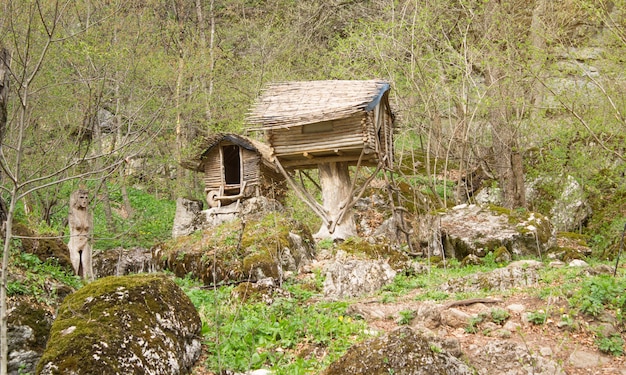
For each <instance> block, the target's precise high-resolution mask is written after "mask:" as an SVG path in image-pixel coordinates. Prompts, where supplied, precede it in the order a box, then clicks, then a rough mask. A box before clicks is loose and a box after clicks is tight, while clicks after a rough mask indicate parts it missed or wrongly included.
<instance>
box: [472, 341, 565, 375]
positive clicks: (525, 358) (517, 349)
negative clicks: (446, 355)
mask: <svg viewBox="0 0 626 375" xmlns="http://www.w3.org/2000/svg"><path fill="white" fill-rule="evenodd" d="M469 352H470V354H471V358H472V360H471V364H472V366H473V367H474V368H475V369H476V370H477V373H478V375H492V374H507V375H528V374H535V375H564V374H565V372H564V371H563V368H562V366H560V365H559V364H558V363H557V362H555V361H553V360H552V359H550V358H546V357H544V356H542V355H540V354H539V353H537V352H535V351H533V350H529V348H528V346H525V345H522V344H518V343H515V342H513V341H503V340H490V341H488V342H486V343H485V344H484V345H471V346H470V348H469Z"/></svg>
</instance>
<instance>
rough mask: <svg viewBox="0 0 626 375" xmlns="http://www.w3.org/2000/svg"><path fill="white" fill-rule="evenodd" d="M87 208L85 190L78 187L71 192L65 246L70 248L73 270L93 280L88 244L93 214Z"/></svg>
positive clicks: (89, 246)
mask: <svg viewBox="0 0 626 375" xmlns="http://www.w3.org/2000/svg"><path fill="white" fill-rule="evenodd" d="M88 208H89V192H88V191H87V190H83V189H79V190H76V191H75V192H74V193H72V195H71V196H70V209H69V225H70V241H69V243H68V244H67V247H68V248H69V249H70V260H71V261H72V266H73V267H74V272H76V274H77V275H78V276H80V277H82V278H83V279H87V280H93V268H92V265H91V244H90V240H91V231H92V228H93V216H92V214H91V213H90V212H89V210H88Z"/></svg>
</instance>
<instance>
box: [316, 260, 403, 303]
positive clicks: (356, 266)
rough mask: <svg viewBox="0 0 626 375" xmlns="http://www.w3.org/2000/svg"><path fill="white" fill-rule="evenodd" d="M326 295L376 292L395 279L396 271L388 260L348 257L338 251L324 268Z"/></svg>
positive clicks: (356, 294)
mask: <svg viewBox="0 0 626 375" xmlns="http://www.w3.org/2000/svg"><path fill="white" fill-rule="evenodd" d="M323 273H324V275H326V278H325V280H324V296H325V297H327V298H330V299H338V298H350V297H356V296H360V295H363V294H368V293H372V292H375V291H377V290H379V289H380V288H382V287H383V286H384V285H386V284H389V283H391V282H392V281H393V279H394V277H395V276H396V271H395V270H393V269H392V268H391V266H390V265H389V263H388V262H387V261H386V260H370V259H347V258H346V255H345V253H343V252H342V251H338V252H337V256H336V257H335V260H334V261H333V262H330V263H328V264H326V266H325V267H324V269H323Z"/></svg>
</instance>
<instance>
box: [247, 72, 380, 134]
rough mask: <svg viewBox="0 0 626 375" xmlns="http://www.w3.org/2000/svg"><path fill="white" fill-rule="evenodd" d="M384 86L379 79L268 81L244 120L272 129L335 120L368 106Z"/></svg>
mask: <svg viewBox="0 0 626 375" xmlns="http://www.w3.org/2000/svg"><path fill="white" fill-rule="evenodd" d="M388 90H389V83H388V82H386V81H383V80H366V81H356V80H328V81H300V82H277V83H272V84H270V85H268V86H267V87H265V89H264V90H263V91H262V93H261V95H260V97H259V98H258V100H257V101H256V103H255V104H254V105H253V106H252V109H251V110H250V112H249V114H248V118H247V121H248V123H249V124H251V125H252V126H253V127H254V128H255V129H272V128H277V127H282V128H289V127H292V126H302V125H306V124H311V123H315V122H322V121H332V120H337V119H341V118H346V117H349V116H351V115H353V114H354V113H357V112H362V111H370V110H372V109H373V108H374V107H375V106H376V105H377V104H378V103H379V102H380V100H381V98H382V97H383V94H384V93H385V92H387V91H388ZM255 125H256V127H255Z"/></svg>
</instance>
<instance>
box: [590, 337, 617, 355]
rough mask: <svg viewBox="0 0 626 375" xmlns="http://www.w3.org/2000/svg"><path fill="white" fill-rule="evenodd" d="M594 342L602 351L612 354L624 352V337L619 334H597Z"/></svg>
mask: <svg viewBox="0 0 626 375" xmlns="http://www.w3.org/2000/svg"><path fill="white" fill-rule="evenodd" d="M595 344H596V346H597V347H598V349H600V351H601V352H602V353H607V354H612V355H614V356H621V355H622V354H624V339H622V336H620V335H619V334H613V335H610V336H605V335H602V334H598V335H597V337H596V339H595Z"/></svg>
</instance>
